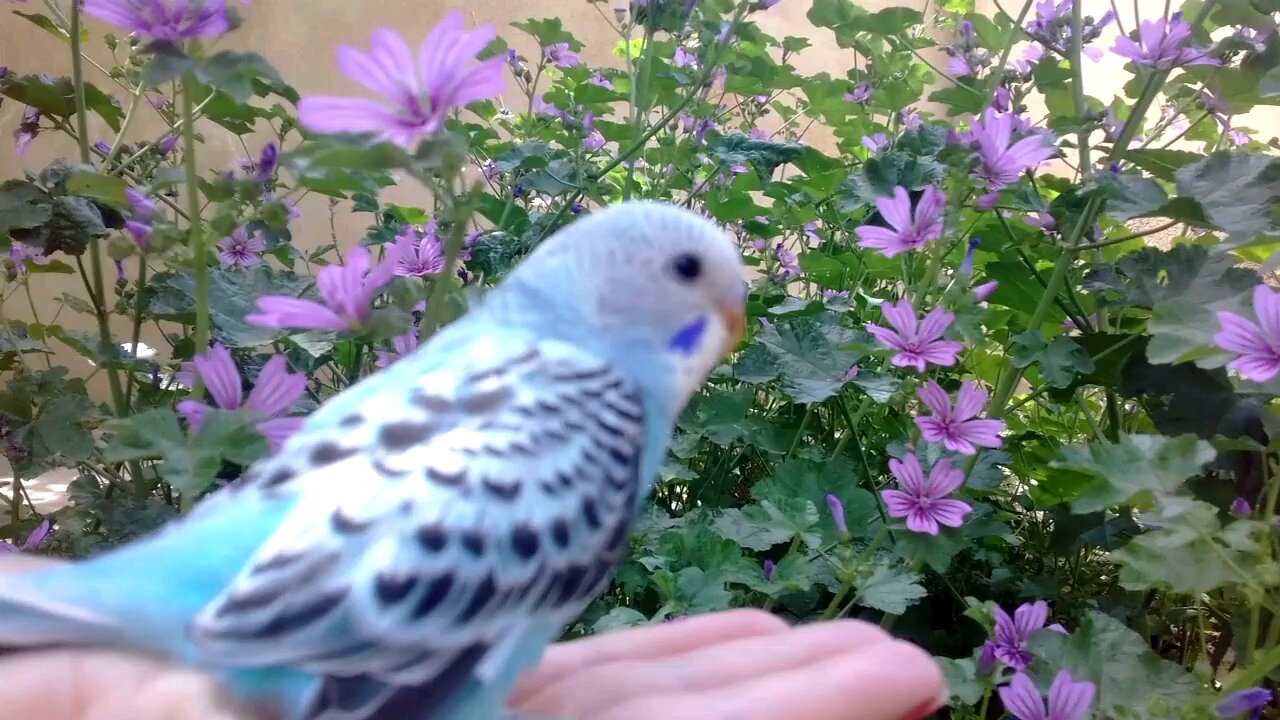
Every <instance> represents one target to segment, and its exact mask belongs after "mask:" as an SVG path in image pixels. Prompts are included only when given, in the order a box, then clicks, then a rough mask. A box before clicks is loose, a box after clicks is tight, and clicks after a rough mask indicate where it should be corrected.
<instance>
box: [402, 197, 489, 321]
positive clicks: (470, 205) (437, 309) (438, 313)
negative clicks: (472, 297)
mask: <svg viewBox="0 0 1280 720" xmlns="http://www.w3.org/2000/svg"><path fill="white" fill-rule="evenodd" d="M418 180H419V181H420V182H421V183H422V184H423V185H424V186H425V187H426V188H427V189H431V184H430V183H429V182H428V181H427V179H426V178H421V177H420V178H418ZM480 197H481V193H480V192H479V188H476V190H475V191H473V192H470V193H467V195H466V197H465V199H464V200H463V201H462V202H461V203H458V204H457V205H455V206H454V207H452V208H450V210H451V211H452V212H451V213H450V214H451V215H452V220H453V225H452V227H450V228H449V237H448V238H447V239H446V241H445V256H444V269H443V270H441V271H440V274H439V275H437V276H436V279H435V283H434V284H433V285H432V287H431V297H430V298H429V299H428V300H427V312H426V314H425V315H424V317H423V318H422V323H421V330H420V331H419V332H420V334H421V336H422V340H423V341H425V340H426V339H427V338H428V337H431V335H433V334H434V333H435V332H436V330H439V329H440V327H441V326H442V325H444V319H445V307H444V306H445V301H446V300H447V299H448V297H449V285H450V283H452V282H453V278H454V276H455V275H456V274H457V270H458V256H459V255H461V254H462V241H463V239H464V238H465V237H466V234H467V220H469V219H470V218H471V214H472V213H473V212H474V211H475V209H476V206H477V205H479V204H480Z"/></svg>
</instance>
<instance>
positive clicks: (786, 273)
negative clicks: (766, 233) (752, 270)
mask: <svg viewBox="0 0 1280 720" xmlns="http://www.w3.org/2000/svg"><path fill="white" fill-rule="evenodd" d="M773 254H774V256H775V257H776V258H778V269H779V270H781V271H782V275H783V277H795V276H797V275H799V274H800V262H799V261H798V260H797V259H796V254H795V253H794V252H792V251H791V250H790V249H788V248H787V246H786V245H783V244H782V243H778V244H777V245H775V246H774V248H773Z"/></svg>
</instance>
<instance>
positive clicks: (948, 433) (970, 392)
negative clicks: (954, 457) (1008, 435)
mask: <svg viewBox="0 0 1280 720" xmlns="http://www.w3.org/2000/svg"><path fill="white" fill-rule="evenodd" d="M916 394H918V395H919V396H920V400H921V401H923V402H924V404H925V405H926V406H927V407H928V408H929V410H931V411H932V412H933V415H932V416H922V417H918V418H916V419H915V421H916V426H917V427H919V428H920V433H921V434H922V435H923V436H924V439H925V440H927V441H929V442H932V443H936V442H940V443H942V445H943V446H944V447H946V448H947V449H948V450H950V451H952V452H958V453H960V454H962V455H974V454H976V453H977V452H978V447H989V448H994V447H1000V444H1001V440H1000V433H1001V432H1003V431H1004V423H1003V422H1001V421H999V420H978V419H976V418H977V417H978V414H979V413H981V412H982V409H983V408H984V407H986V405H987V391H986V390H983V389H982V387H981V386H980V385H978V383H976V382H973V381H971V380H965V381H964V382H962V383H960V392H959V393H957V394H956V402H955V405H954V406H952V404H951V397H950V396H949V395H947V391H946V390H943V389H942V386H941V385H939V384H938V383H936V382H934V381H933V380H930V381H929V382H927V383H925V385H924V387H922V388H920V389H919V390H917V391H916Z"/></svg>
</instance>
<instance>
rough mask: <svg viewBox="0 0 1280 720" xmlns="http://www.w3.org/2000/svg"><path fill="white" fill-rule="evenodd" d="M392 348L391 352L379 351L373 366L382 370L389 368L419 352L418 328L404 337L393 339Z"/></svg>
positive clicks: (399, 336)
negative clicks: (403, 358)
mask: <svg viewBox="0 0 1280 720" xmlns="http://www.w3.org/2000/svg"><path fill="white" fill-rule="evenodd" d="M391 348H392V349H391V350H378V351H377V360H374V362H373V364H374V365H376V366H378V367H380V368H384V367H389V366H390V365H392V364H393V363H394V362H395V361H397V360H399V359H400V358H402V357H404V356H406V355H408V354H410V353H412V352H413V351H414V350H417V349H418V328H417V327H411V328H409V332H407V333H405V334H404V335H397V336H395V337H393V338H391Z"/></svg>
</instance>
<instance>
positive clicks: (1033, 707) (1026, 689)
mask: <svg viewBox="0 0 1280 720" xmlns="http://www.w3.org/2000/svg"><path fill="white" fill-rule="evenodd" d="M996 692H997V693H999V694H1000V702H1002V703H1004V709H1005V710H1007V711H1009V714H1010V715H1012V716H1013V717H1014V718H1016V720H1084V718H1086V717H1088V716H1089V708H1090V707H1092V706H1093V699H1094V696H1095V695H1097V692H1098V688H1097V687H1096V686H1095V685H1094V684H1093V683H1091V682H1088V681H1085V680H1081V681H1079V682H1076V681H1075V680H1074V679H1073V678H1072V677H1071V673H1070V672H1069V671H1067V670H1059V671H1058V674H1057V676H1056V677H1054V679H1053V684H1052V685H1050V686H1049V703H1048V706H1046V705H1045V703H1044V701H1043V700H1041V698H1040V691H1039V690H1038V689H1036V684H1035V683H1034V682H1032V681H1031V678H1029V677H1027V676H1026V674H1025V673H1021V672H1019V673H1017V674H1015V675H1014V676H1013V679H1012V680H1010V681H1009V684H1008V685H1006V686H1004V687H1001V688H996Z"/></svg>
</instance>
